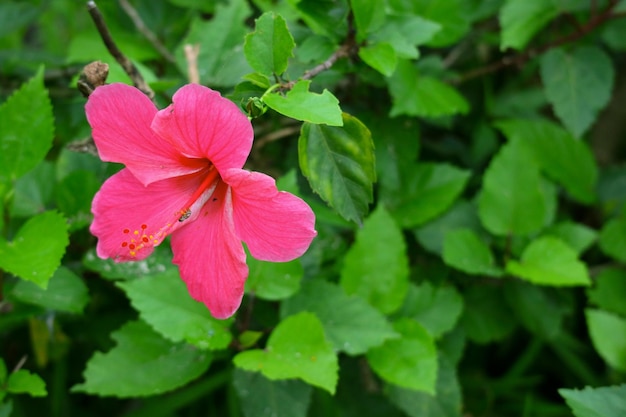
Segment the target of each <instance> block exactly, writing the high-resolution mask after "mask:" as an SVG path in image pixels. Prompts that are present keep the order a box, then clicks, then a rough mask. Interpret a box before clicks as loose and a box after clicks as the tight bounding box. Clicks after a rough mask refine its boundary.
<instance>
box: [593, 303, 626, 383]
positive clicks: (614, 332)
mask: <svg viewBox="0 0 626 417" xmlns="http://www.w3.org/2000/svg"><path fill="white" fill-rule="evenodd" d="M585 317H586V318H587V327H588V328H589V336H591V341H592V342H593V346H594V347H595V349H596V351H597V352H598V353H599V354H600V356H601V357H602V359H604V360H605V361H606V363H608V364H609V365H610V366H612V367H613V368H615V369H619V370H621V371H626V319H625V318H623V317H620V316H618V315H615V314H612V313H609V312H608V311H603V310H594V309H590V308H588V309H586V310H585Z"/></svg>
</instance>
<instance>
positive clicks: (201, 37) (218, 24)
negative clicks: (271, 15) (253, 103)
mask: <svg viewBox="0 0 626 417" xmlns="http://www.w3.org/2000/svg"><path fill="white" fill-rule="evenodd" d="M250 13H251V10H250V7H249V6H248V2H247V1H245V0H232V1H229V2H227V3H218V4H217V5H216V7H215V13H214V14H213V18H212V19H211V20H208V21H206V20H204V19H202V18H201V17H197V18H194V19H193V20H192V21H191V27H190V29H189V33H188V34H187V36H186V37H185V38H184V39H183V40H182V42H181V43H180V44H179V46H178V47H177V48H176V51H175V56H176V63H177V65H178V68H179V69H180V71H181V73H183V74H186V73H187V60H186V59H185V53H184V46H185V45H188V44H190V45H196V44H198V45H199V46H200V54H199V56H198V69H199V72H200V82H201V84H204V85H210V86H212V87H215V86H225V87H230V86H234V85H236V84H237V83H239V82H240V81H241V77H243V76H244V75H246V74H248V73H250V72H252V71H251V68H250V66H249V65H248V63H247V61H246V57H245V55H244V54H242V53H241V48H242V44H243V40H244V37H245V36H246V34H247V33H248V28H247V26H246V25H245V24H244V22H245V20H246V19H247V18H248V17H249V16H250Z"/></svg>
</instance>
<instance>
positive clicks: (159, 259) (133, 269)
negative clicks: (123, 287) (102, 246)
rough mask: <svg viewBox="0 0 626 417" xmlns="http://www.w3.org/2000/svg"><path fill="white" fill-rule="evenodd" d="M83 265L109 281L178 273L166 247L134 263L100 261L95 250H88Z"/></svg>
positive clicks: (161, 247) (159, 247)
mask: <svg viewBox="0 0 626 417" xmlns="http://www.w3.org/2000/svg"><path fill="white" fill-rule="evenodd" d="M83 264H84V265H85V267H87V268H88V269H90V270H92V271H96V272H98V273H99V274H100V275H101V276H102V277H104V278H107V279H111V280H117V279H136V278H140V277H145V276H151V275H161V274H164V273H171V271H178V268H176V266H175V265H173V264H172V251H171V250H170V248H169V247H168V246H166V245H159V246H157V247H156V248H154V252H152V254H151V255H150V256H149V257H147V258H146V259H143V260H141V261H136V262H115V261H114V260H112V259H100V258H98V256H97V255H96V251H95V250H90V251H88V252H87V254H86V255H85V258H84V259H83Z"/></svg>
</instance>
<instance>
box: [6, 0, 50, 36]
mask: <svg viewBox="0 0 626 417" xmlns="http://www.w3.org/2000/svg"><path fill="white" fill-rule="evenodd" d="M40 13H41V11H40V9H38V8H37V6H35V5H34V4H28V3H25V2H19V3H18V2H16V1H4V2H2V3H0V38H2V37H4V36H6V35H9V34H10V33H12V32H15V31H16V30H18V29H20V28H22V27H23V26H26V25H27V24H29V23H31V22H32V21H33V20H35V18H36V17H37V16H38V15H39V14H40Z"/></svg>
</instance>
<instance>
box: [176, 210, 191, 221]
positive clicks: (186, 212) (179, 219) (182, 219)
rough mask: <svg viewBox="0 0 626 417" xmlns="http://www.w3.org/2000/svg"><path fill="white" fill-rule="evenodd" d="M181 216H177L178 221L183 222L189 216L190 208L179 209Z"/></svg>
mask: <svg viewBox="0 0 626 417" xmlns="http://www.w3.org/2000/svg"><path fill="white" fill-rule="evenodd" d="M180 213H181V216H180V217H179V218H178V221H179V222H184V221H185V220H187V219H188V218H189V217H190V216H191V209H190V208H186V209H184V210H181V212H180Z"/></svg>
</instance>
